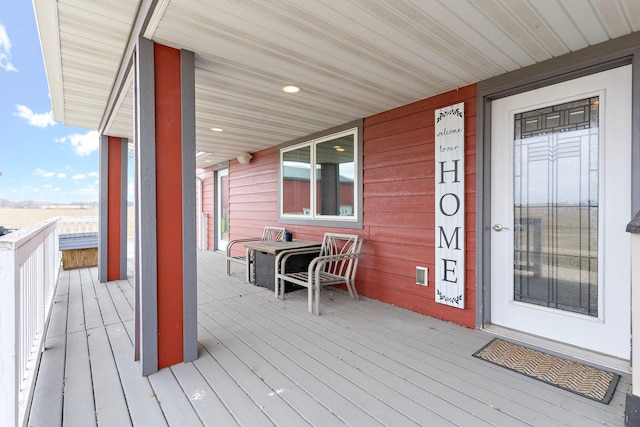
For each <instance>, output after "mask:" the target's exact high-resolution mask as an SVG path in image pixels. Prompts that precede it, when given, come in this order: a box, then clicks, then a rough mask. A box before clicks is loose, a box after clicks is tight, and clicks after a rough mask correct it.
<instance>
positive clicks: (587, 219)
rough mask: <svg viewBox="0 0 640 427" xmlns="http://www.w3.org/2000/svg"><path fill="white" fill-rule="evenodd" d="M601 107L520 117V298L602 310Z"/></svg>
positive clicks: (573, 105) (582, 105)
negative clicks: (600, 307) (600, 305)
mask: <svg viewBox="0 0 640 427" xmlns="http://www.w3.org/2000/svg"><path fill="white" fill-rule="evenodd" d="M598 107H599V102H598V97H592V98H588V99H583V100H580V101H574V102H569V103H564V104H560V105H556V106H551V107H546V108H542V109H537V110H533V111H528V112H525V113H519V114H516V116H515V126H514V300H516V301H521V302H526V303H531V304H536V305H541V306H545V307H552V308H556V309H561V310H566V311H571V312H575V313H581V314H586V315H590V316H598V164H599V161H598V157H599V154H598V118H599V117H598V116H599V114H598Z"/></svg>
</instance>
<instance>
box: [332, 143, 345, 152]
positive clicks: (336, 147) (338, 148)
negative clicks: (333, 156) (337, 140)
mask: <svg viewBox="0 0 640 427" xmlns="http://www.w3.org/2000/svg"><path fill="white" fill-rule="evenodd" d="M333 148H335V149H336V151H340V152H341V153H342V152H343V151H344V147H341V146H339V145H336V146H334V147H333Z"/></svg>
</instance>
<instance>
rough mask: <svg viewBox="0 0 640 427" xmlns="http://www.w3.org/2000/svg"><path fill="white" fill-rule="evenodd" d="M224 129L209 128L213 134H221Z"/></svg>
mask: <svg viewBox="0 0 640 427" xmlns="http://www.w3.org/2000/svg"><path fill="white" fill-rule="evenodd" d="M223 130H224V129H222V128H211V131H213V132H222V131H223Z"/></svg>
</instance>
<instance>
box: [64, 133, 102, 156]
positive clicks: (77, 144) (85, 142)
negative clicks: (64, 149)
mask: <svg viewBox="0 0 640 427" xmlns="http://www.w3.org/2000/svg"><path fill="white" fill-rule="evenodd" d="M99 141H100V135H99V134H98V131H95V130H92V131H90V132H87V133H85V134H80V133H74V134H72V135H68V136H65V137H63V138H59V139H56V142H61V143H65V142H69V143H70V144H71V147H73V149H74V150H75V152H76V154H77V155H78V156H88V155H89V154H91V153H93V152H94V151H96V150H97V149H98V143H99Z"/></svg>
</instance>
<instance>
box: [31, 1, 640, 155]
mask: <svg viewBox="0 0 640 427" xmlns="http://www.w3.org/2000/svg"><path fill="white" fill-rule="evenodd" d="M138 3H140V2H137V1H133V0H116V1H111V0H109V1H107V0H61V1H58V2H55V1H53V0H35V1H34V8H35V12H36V19H37V21H38V27H39V30H40V39H41V44H42V46H43V54H44V58H45V66H46V69H47V76H48V79H49V86H50V91H51V96H52V104H53V108H54V113H55V117H56V119H57V120H59V121H63V122H64V123H65V124H68V125H73V126H79V127H85V128H90V129H96V128H98V127H99V126H100V123H101V120H102V119H103V116H104V115H105V108H106V105H107V103H108V98H109V95H110V93H111V90H112V88H113V86H114V83H115V79H116V75H117V73H118V68H119V67H120V63H121V62H122V57H123V54H124V51H125V49H126V45H127V42H128V39H129V33H130V32H131V28H132V26H133V22H134V18H135V14H136V10H137V8H138ZM149 22H150V24H149V26H148V27H147V28H146V31H145V33H144V36H145V37H147V38H150V39H152V40H154V41H156V42H158V43H162V44H166V45H169V46H173V47H176V48H183V49H188V50H191V51H193V52H195V57H196V147H197V150H198V151H201V152H204V153H208V154H206V155H203V156H200V157H199V161H198V166H199V167H202V166H206V164H207V163H206V162H210V163H211V164H213V163H218V162H222V161H226V160H228V159H231V158H234V157H236V156H238V155H239V154H240V153H242V152H245V151H248V152H254V151H257V150H260V149H263V148H267V147H270V146H273V145H277V144H279V143H282V142H286V141H290V140H293V139H296V138H299V137H303V136H305V135H309V134H312V133H314V132H318V131H321V130H323V129H328V128H331V127H334V126H336V125H340V124H342V123H346V122H349V121H352V120H355V119H358V118H362V117H366V116H369V115H371V114H375V113H378V112H381V111H385V110H388V109H391V108H395V107H397V106H400V105H404V104H408V103H411V102H414V101H417V100H420V99H424V98H427V97H430V96H433V95H436V94H439V93H442V92H445V91H448V90H452V89H455V88H456V86H464V85H467V84H471V83H475V82H478V81H481V80H485V79H488V78H490V77H494V76H497V75H500V74H503V73H506V72H509V71H513V70H516V69H519V68H522V67H525V66H528V65H531V64H535V63H539V62H541V61H544V60H547V59H550V58H553V57H557V56H560V55H563V54H565V53H568V52H572V51H576V50H579V49H582V48H585V47H587V46H591V45H594V44H597V43H600V42H604V41H607V40H610V39H613V38H616V37H620V36H623V35H625V34H629V33H631V32H634V31H638V30H640V2H637V1H636V0H606V1H604V0H601V1H598V0H593V1H589V2H586V1H569V0H547V1H544V2H540V1H536V0H524V1H518V2H515V1H512V0H495V1H489V0H481V1H476V2H473V3H471V2H445V1H442V0H343V1H340V2H334V1H331V0H314V1H311V0H310V1H305V2H296V1H293V0H289V1H287V0H283V1H278V2H244V1H233V0H216V1H215V2H207V1H200V0H160V1H158V2H157V4H156V7H155V13H154V14H153V16H152V18H151V19H150V21H149ZM132 81H133V79H132V78H131V76H129V77H128V78H127V79H125V80H124V82H123V85H124V88H123V90H122V95H121V99H118V102H116V104H115V106H116V110H115V111H114V113H113V114H112V115H111V117H110V120H109V121H108V122H107V125H106V126H107V127H106V129H105V131H106V133H108V134H111V135H117V136H124V137H128V138H132V137H133V85H132V83H131V82H132ZM285 84H296V85H299V86H300V87H301V88H302V91H301V92H300V93H298V94H295V95H287V94H284V93H283V92H282V91H281V88H282V86H284V85H285ZM211 127H220V128H223V129H224V132H221V133H214V132H212V131H211V130H210V128H211Z"/></svg>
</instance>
